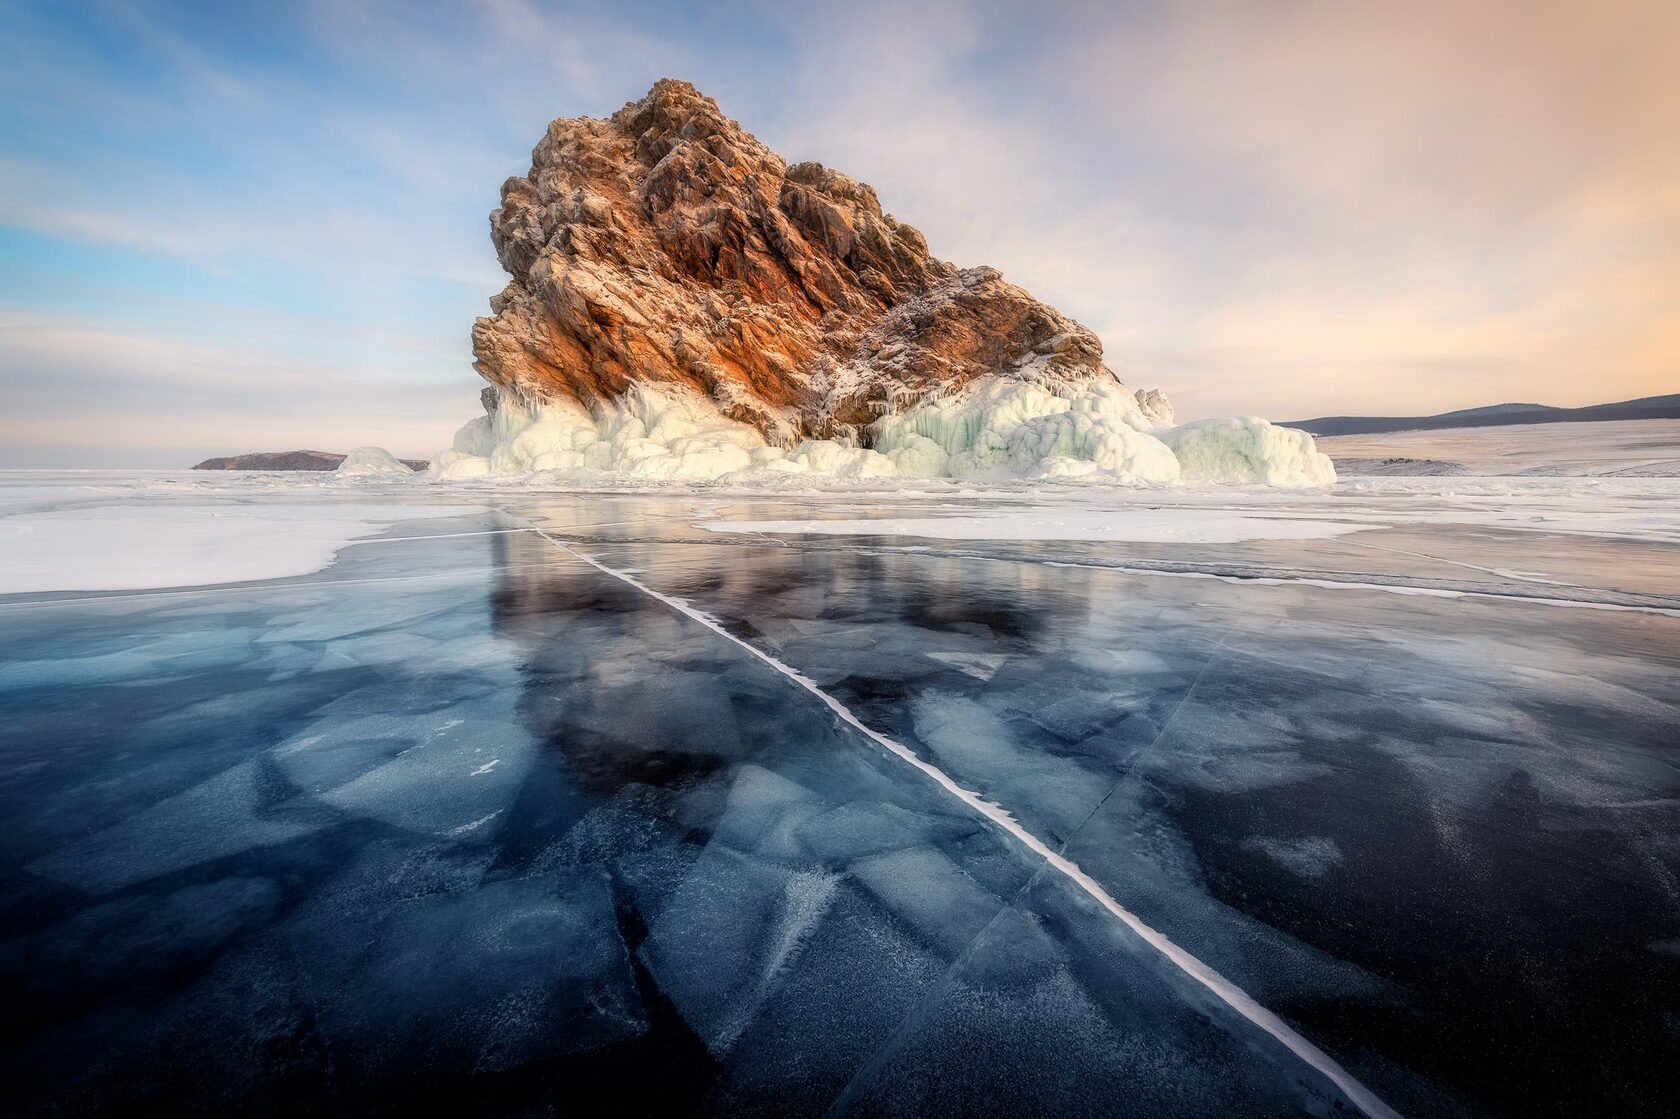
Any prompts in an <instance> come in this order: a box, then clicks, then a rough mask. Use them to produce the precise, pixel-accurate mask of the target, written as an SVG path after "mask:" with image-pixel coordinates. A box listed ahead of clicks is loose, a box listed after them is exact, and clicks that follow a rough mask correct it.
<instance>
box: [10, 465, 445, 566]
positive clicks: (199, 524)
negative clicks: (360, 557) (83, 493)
mask: <svg viewBox="0 0 1680 1119" xmlns="http://www.w3.org/2000/svg"><path fill="white" fill-rule="evenodd" d="M405 469H406V467H405ZM469 511H470V510H469V509H467V508H462V507H455V506H447V505H396V504H384V503H363V502H357V503H349V504H326V503H321V504H315V505H286V504H281V503H277V502H268V503H264V504H263V505H261V506H250V505H243V506H242V505H175V504H166V503H163V502H161V501H153V502H147V503H136V504H123V505H108V506H77V507H74V508H70V509H60V510H52V511H48V512H33V513H19V514H15V515H13V516H9V517H4V518H0V556H3V557H4V558H3V559H0V594H20V593H30V592H39V591H95V590H97V591H115V590H142V589H148V588H156V587H184V586H200V585H204V584H209V583H233V582H242V581H245V580H252V579H279V578H283V577H286V576H291V575H307V574H309V573H310V572H313V571H319V570H320V569H321V568H323V567H326V566H327V565H328V564H330V563H331V562H332V561H333V557H334V556H335V555H337V554H338V552H339V549H341V548H343V547H344V546H345V545H346V544H349V543H350V542H351V541H353V540H360V539H363V538H364V537H368V536H375V535H377V534H379V533H381V532H384V531H385V530H386V529H388V528H390V527H391V526H392V525H393V524H397V523H398V522H401V521H407V520H423V519H426V518H433V517H450V516H459V515H460V514H462V513H464V512H469Z"/></svg>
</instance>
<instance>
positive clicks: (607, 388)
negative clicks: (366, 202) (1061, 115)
mask: <svg viewBox="0 0 1680 1119" xmlns="http://www.w3.org/2000/svg"><path fill="white" fill-rule="evenodd" d="M501 199H502V202H501V206H500V207H499V208H498V209H497V210H495V211H494V212H493V213H492V214H491V215H490V235H491V239H492V240H493V242H494V244H495V247H496V252H497V255H498V257H499V258H500V260H501V263H502V267H503V268H505V269H506V270H507V272H508V273H509V275H510V276H511V277H512V279H511V280H510V282H509V283H508V284H507V286H506V287H505V288H504V289H503V290H502V291H501V292H500V293H499V294H498V295H496V296H495V297H494V298H493V299H492V300H491V311H492V312H493V313H492V314H491V315H490V317H488V318H481V319H479V320H478V321H477V323H476V324H475V325H474V328H473V335H472V339H473V356H474V359H475V360H474V367H475V368H476V369H477V370H478V371H479V373H481V374H482V375H483V376H484V377H485V378H486V379H487V380H488V381H489V382H490V383H491V384H492V385H493V386H495V388H496V389H497V390H498V396H497V397H492V398H489V399H488V400H487V403H490V404H492V405H494V403H495V401H496V399H499V398H500V394H508V395H511V397H512V398H513V399H514V400H516V401H518V402H520V403H521V404H524V405H540V404H544V403H549V402H554V401H565V400H572V401H576V402H578V403H580V404H582V405H584V406H585V407H593V406H595V405H597V404H600V403H604V402H609V401H612V400H615V399H618V398H621V397H622V396H623V395H624V394H626V393H627V392H628V391H629V390H631V389H632V388H634V387H640V386H649V385H651V386H654V387H656V388H660V389H665V390H669V389H691V390H694V391H695V392H697V393H699V394H701V395H703V396H704V397H706V398H708V399H709V400H710V401H711V402H712V403H713V404H714V405H715V406H716V407H717V409H718V411H719V412H720V413H721V414H722V415H723V416H725V417H727V418H729V419H733V420H738V421H741V422H744V423H747V424H750V425H752V426H753V427H755V428H756V429H758V431H759V432H760V433H762V435H763V437H764V438H765V440H766V441H767V442H768V443H769V444H771V445H773V446H779V447H788V446H791V445H793V444H794V443H796V442H797V441H799V440H801V439H805V438H832V437H839V438H841V439H843V440H846V441H847V442H853V443H858V444H861V445H863V446H868V445H869V441H870V438H871V435H870V431H869V428H868V426H867V425H869V424H870V423H871V422H872V421H874V420H875V419H877V418H878V417H879V416H881V415H882V414H883V413H885V412H888V411H903V410H904V409H906V408H910V407H913V406H915V405H916V404H917V403H919V402H921V401H924V400H928V399H934V398H939V397H942V396H945V395H948V394H950V393H951V392H952V391H953V390H956V389H958V388H960V387H962V386H964V385H966V384H968V383H969V382H971V381H975V380H977V379H979V378H982V377H1001V378H1008V379H1019V380H1023V381H1033V382H1038V383H1044V384H1056V385H1078V384H1080V383H1082V382H1089V381H1095V380H1102V381H1106V382H1109V383H1111V384H1112V383H1114V381H1115V378H1114V375H1113V374H1112V373H1111V372H1110V371H1109V369H1108V368H1107V367H1106V366H1105V365H1104V364H1103V351H1102V343H1101V342H1100V341H1099V340H1098V339H1097V336H1096V335H1095V334H1094V333H1092V332H1091V331H1090V330H1088V329H1086V328H1085V327H1083V326H1081V325H1080V324H1079V323H1076V322H1074V321H1073V320H1071V319H1069V318H1067V317H1065V316H1063V315H1062V314H1060V313H1059V312H1057V311H1056V310H1055V309H1054V308H1052V307H1049V306H1047V305H1045V304H1044V303H1041V302H1039V301H1038V300H1036V299H1034V298H1033V297H1032V296H1031V295H1029V294H1028V293H1027V292H1025V291H1023V290H1022V289H1020V288H1018V287H1016V286H1014V285H1013V284H1010V283H1007V282H1005V281H1004V279H1003V277H1002V276H1001V275H1000V274H999V273H998V272H997V271H996V270H995V269H992V268H966V269H965V268H957V267H956V266H954V265H952V264H949V263H947V262H945V261H943V260H939V259H937V258H936V257H934V256H933V255H931V254H930V253H929V251H928V245H927V242H926V240H925V239H924V238H923V237H922V235H921V234H920V233H919V232H917V231H916V230H915V229H913V228H912V227H910V226H909V225H906V224H905V223H903V222H901V221H898V220H897V219H896V218H894V217H893V216H892V215H891V214H889V213H886V212H885V211H883V210H882V208H881V204H880V201H879V200H878V199H877V198H876V196H875V191H874V190H873V189H872V188H871V187H869V186H868V185H867V184H865V183H860V182H858V181H857V180H855V179H853V178H851V177H849V176H847V175H845V174H842V173H841V172H839V171H835V170H833V169H832V168H828V167H825V166H823V165H822V164H820V163H796V164H793V165H791V166H790V165H789V164H788V163H787V161H786V160H784V159H783V158H782V157H781V156H779V155H777V154H776V153H775V152H773V151H771V150H770V149H769V148H767V147H765V146H764V145H763V144H762V143H760V142H759V141H758V140H756V139H755V138H754V137H753V136H751V135H750V134H748V133H747V132H745V131H743V130H742V129H741V127H740V126H739V125H738V124H736V123H735V122H734V121H732V120H730V119H728V118H727V117H725V116H724V115H723V113H722V112H721V111H720V110H719V109H718V106H717V104H716V103H715V102H713V101H712V99H711V98H709V97H707V96H705V95H704V94H702V93H700V92H699V91H698V90H696V89H695V88H694V87H693V86H691V85H689V84H688V83H686V82H681V81H674V80H670V79H666V80H663V81H660V82H658V83H657V84H655V85H654V87H653V89H652V90H651V91H649V93H648V94H647V96H646V97H644V98H642V99H641V100H640V101H635V102H632V103H630V104H628V105H626V106H624V108H622V109H620V110H619V111H618V112H616V113H614V114H613V115H612V116H611V117H610V118H608V119H606V120H596V119H592V118H589V117H578V118H573V119H561V120H556V121H554V122H553V123H552V124H550V125H549V126H548V131H547V133H546V135H544V137H543V139H542V141H541V142H540V143H539V144H538V145H537V146H536V149H535V150H534V151H533V152H532V157H531V171H530V173H529V174H528V175H526V176H524V177H522V178H512V179H509V180H507V181H506V182H505V183H504V184H503V185H502V192H501ZM1144 407H1145V409H1146V410H1147V411H1148V413H1149V414H1150V415H1151V416H1164V417H1166V418H1167V419H1168V422H1170V416H1171V411H1170V406H1168V405H1167V404H1166V402H1165V399H1164V398H1161V397H1159V394H1152V395H1151V396H1149V397H1148V398H1147V401H1146V402H1144Z"/></svg>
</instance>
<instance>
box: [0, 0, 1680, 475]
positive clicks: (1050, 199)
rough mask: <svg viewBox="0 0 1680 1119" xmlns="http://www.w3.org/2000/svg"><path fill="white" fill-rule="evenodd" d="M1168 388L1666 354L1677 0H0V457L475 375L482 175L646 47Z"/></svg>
mask: <svg viewBox="0 0 1680 1119" xmlns="http://www.w3.org/2000/svg"><path fill="white" fill-rule="evenodd" d="M665 76H670V77H678V78H684V79H686V80H688V81H691V82H693V83H695V84H696V85H697V86H699V88H700V89H701V90H703V91H704V92H706V93H709V94H710V95H711V96H713V97H714V98H716V99H717V101H718V102H719V104H720V105H721V106H722V107H723V109H724V111H725V112H726V113H727V114H728V115H730V116H732V117H734V118H735V119H737V120H739V121H740V122H741V123H742V124H743V126H745V127H746V128H747V129H748V130H750V131H752V132H753V133H755V134H756V135H757V136H758V137H759V138H760V139H762V140H764V141H765V142H766V143H768V144H769V145H770V146H771V147H772V148H774V149H776V150H777V151H779V152H780V153H782V154H783V155H784V156H787V157H788V158H789V159H790V161H794V160H803V159H816V160H820V161H822V162H824V163H827V164H829V165H830V166H833V167H837V168H839V169H841V170H843V171H846V172H847V173H849V174H851V175H853V176H854V177H856V178H860V179H862V180H864V181H866V182H869V183H871V184H873V185H874V186H875V187H876V189H877V191H878V192H879V194H880V197H881V199H882V201H883V204H884V205H885V206H886V208H887V209H888V210H889V211H891V212H893V213H894V214H895V215H896V216H898V217H899V218H900V219H902V220H905V221H909V222H910V223H912V224H914V225H916V226H917V227H919V228H920V229H921V230H922V231H923V232H924V233H925V234H926V235H927V237H928V240H929V243H930V244H931V246H932V248H933V251H934V252H935V254H936V255H938V256H940V257H943V258H945V259H947V260H951V261H953V262H955V263H957V264H959V265H965V266H967V265H975V264H990V265H993V266H995V267H997V268H1000V269H1001V270H1002V271H1003V273H1004V275H1005V276H1006V277H1007V278H1008V279H1010V280H1011V281H1013V282H1015V283H1018V284H1020V285H1021V286H1023V287H1025V288H1027V289H1028V290H1029V291H1031V292H1033V293H1034V294H1035V295H1037V296H1038V297H1039V298H1041V299H1044V300H1046V301H1047V302H1049V303H1051V304H1053V305H1054V306H1056V307H1057V308H1059V309H1060V310H1062V311H1064V312H1065V313H1068V314H1070V315H1072V316H1073V317H1075V318H1077V319H1079V320H1080V321H1082V322H1084V323H1085V324H1086V325H1088V326H1090V327H1092V328H1093V329H1094V330H1096V331H1097V332H1098V333H1099V334H1100V335H1101V336H1102V339H1103V342H1104V346H1105V349H1106V352H1107V357H1108V363H1109V365H1110V366H1111V367H1113V368H1114V369H1115V370H1116V371H1117V372H1118V373H1119V374H1120V376H1121V377H1122V379H1124V380H1125V381H1126V382H1127V383H1128V384H1131V385H1134V386H1137V387H1159V388H1163V389H1165V390H1166V392H1167V393H1168V395H1169V396H1170V397H1171V398H1172V399H1173V401H1174V403H1175V404H1176V405H1177V407H1178V411H1179V415H1180V416H1181V417H1187V418H1188V417H1200V416H1210V415H1222V414H1254V415H1264V416H1269V417H1271V418H1274V419H1280V420H1285V419H1300V418H1306V417H1310V416H1317V415H1325V414H1384V415H1387V414H1419V413H1430V412H1436V411H1442V410H1447V409H1452V408H1460V407H1472V406H1476V405H1482V404H1490V403H1496V402H1503V401H1534V402H1540V403H1547V404H1556V405H1564V406H1570V405H1583V404H1591V403H1598V402H1602V401H1610V400H1620V399H1626V398H1630V397H1637V396H1647V395H1653V394H1657V393H1666V392H1677V391H1680V3H1676V2H1675V0H1594V2H1592V3H1585V2H1579V0H1567V2H1564V0H1522V2H1518V0H1394V2H1376V0H1373V2H1369V3H1346V2H1344V0H1327V2H1317V0H1313V2H1292V0H1200V2H1197V3H1179V4H1168V3H1124V2H1108V3H1090V4H1082V3H1063V4H1056V3H1001V2H984V0H973V2H969V0H927V2H922V3H906V4H882V3H874V2H872V0H847V2H844V3H803V4H801V3H788V2H780V3H778V2H762V3H761V2H744V3H719V4H698V3H692V4H656V3H644V2H638V0H629V2H618V3H602V4H560V3H552V4H551V3H538V2H536V0H479V2H476V3H459V4H450V5H441V4H440V5H429V4H419V3H385V2H381V0H325V2H319V3H316V2H311V0H301V2H297V3H288V4H262V5H258V4H227V3H214V4H169V3H124V2H112V3H39V4H36V3H30V2H27V0H23V2H20V0H11V2H8V3H6V4H3V5H0V467H19V466H23V467H60V466H62V467H72V466H89V467H99V466H184V465H190V464H191V463H192V462H194V461H197V460H198V459H199V458H202V457H205V456H208V455H212V454H231V453H239V452H244V451H253V450H287V449H293V448H303V447H307V448H318V449H323V450H345V449H347V448H349V447H352V446H358V445H363V444H377V445H382V446H385V447H388V448H389V449H391V450H392V451H395V452H396V453H398V454H400V455H404V456H416V457H424V456H428V455H430V454H431V453H432V452H434V451H435V450H437V449H438V448H440V447H444V446H447V445H448V442H449V438H450V435H451V433H452V432H453V431H454V429H455V428H456V427H458V426H459V425H460V424H461V423H462V422H464V421H465V420H467V419H469V418H470V417H471V416H473V415H474V414H476V412H477V410H478V403H477V396H478V390H479V388H480V386H481V384H482V382H481V381H480V380H479V378H478V376H477V374H475V373H474V372H473V370H472V367H471V360H472V359H471V343H470V338H469V331H470V328H471V324H472V320H473V318H474V317H475V316H477V315H481V314H486V313H488V312H487V300H488V298H489V296H490V295H492V294H494V293H495V292H496V291H498V290H499V289H500V288H501V287H502V285H503V283H504V282H505V277H504V276H503V275H502V273H501V271H500V268H499V266H498V265H497V264H496V261H495V257H494V254H493V252H492V250H491V246H490V241H489V235H488V222H487V214H488V212H489V211H490V210H491V209H492V208H493V207H494V206H495V204H496V201H497V192H498V189H499V187H500V184H501V182H502V180H503V179H504V178H506V177H507V176H509V175H515V174H523V173H524V172H525V171H526V170H527V169H528V167H529V162H530V150H531V147H532V146H533V145H534V144H535V143H536V141H537V140H538V139H539V138H540V136H541V135H542V132H543V128H544V126H545V125H546V123H547V122H548V121H549V120H550V119H551V118H554V117H558V116H579V115H589V116H597V117H602V116H606V115H608V114H610V113H611V112H612V111H614V110H615V109H617V108H618V107H619V106H621V105H622V104H624V103H625V102H626V101H630V100H634V99H636V98H638V97H640V96H641V95H642V94H644V93H645V92H646V91H647V88H648V87H649V86H650V85H651V84H652V83H653V82H654V81H655V80H656V79H657V78H660V77H665Z"/></svg>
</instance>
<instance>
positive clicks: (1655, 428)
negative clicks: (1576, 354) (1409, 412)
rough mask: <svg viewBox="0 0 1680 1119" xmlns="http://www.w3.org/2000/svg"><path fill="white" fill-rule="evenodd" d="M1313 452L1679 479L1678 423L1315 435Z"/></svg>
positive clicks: (1509, 470)
mask: <svg viewBox="0 0 1680 1119" xmlns="http://www.w3.org/2000/svg"><path fill="white" fill-rule="evenodd" d="M1318 449H1319V450H1321V451H1323V452H1325V453H1326V454H1329V455H1333V456H1335V458H1336V459H1338V460H1340V459H1344V458H1348V459H1366V460H1372V459H1375V460H1381V459H1391V458H1401V459H1411V460H1428V461H1432V462H1436V463H1443V464H1445V465H1447V466H1449V467H1452V468H1455V469H1456V470H1457V471H1459V472H1461V473H1468V474H1476V475H1531V476H1541V477H1545V476H1560V475H1561V476H1568V475H1582V476H1621V477H1655V478H1664V477H1666V478H1675V477H1680V420H1606V421H1600V422H1596V423H1557V424H1506V425H1500V426H1494V427H1460V428H1446V429H1442V430H1438V431H1391V432H1385V433H1382V434H1375V435H1336V436H1320V437H1319V439H1318ZM1423 472H1425V473H1433V472H1434V471H1427V470H1426V471H1423ZM1347 473H1350V474H1352V473H1357V471H1347Z"/></svg>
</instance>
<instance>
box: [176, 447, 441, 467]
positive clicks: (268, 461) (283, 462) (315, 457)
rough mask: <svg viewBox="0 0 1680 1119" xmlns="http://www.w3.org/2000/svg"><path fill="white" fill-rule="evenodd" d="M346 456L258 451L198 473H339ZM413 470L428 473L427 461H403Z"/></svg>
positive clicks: (211, 463) (210, 463) (208, 462)
mask: <svg viewBox="0 0 1680 1119" xmlns="http://www.w3.org/2000/svg"><path fill="white" fill-rule="evenodd" d="M344 459H345V456H344V455H341V454H335V453H334V452H332V451H258V452H256V453H254V454H249V455H230V456H228V457H227V458H207V459H205V460H204V461H203V462H201V463H199V464H198V465H197V466H194V467H193V469H194V470H321V471H327V470H337V469H338V464H339V463H341V462H343V461H344ZM399 461H400V462H401V463H402V464H403V465H404V466H406V467H408V468H409V469H410V470H424V469H426V467H427V465H429V464H428V463H427V462H426V461H425V460H424V459H413V458H405V459H400V460H399Z"/></svg>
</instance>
